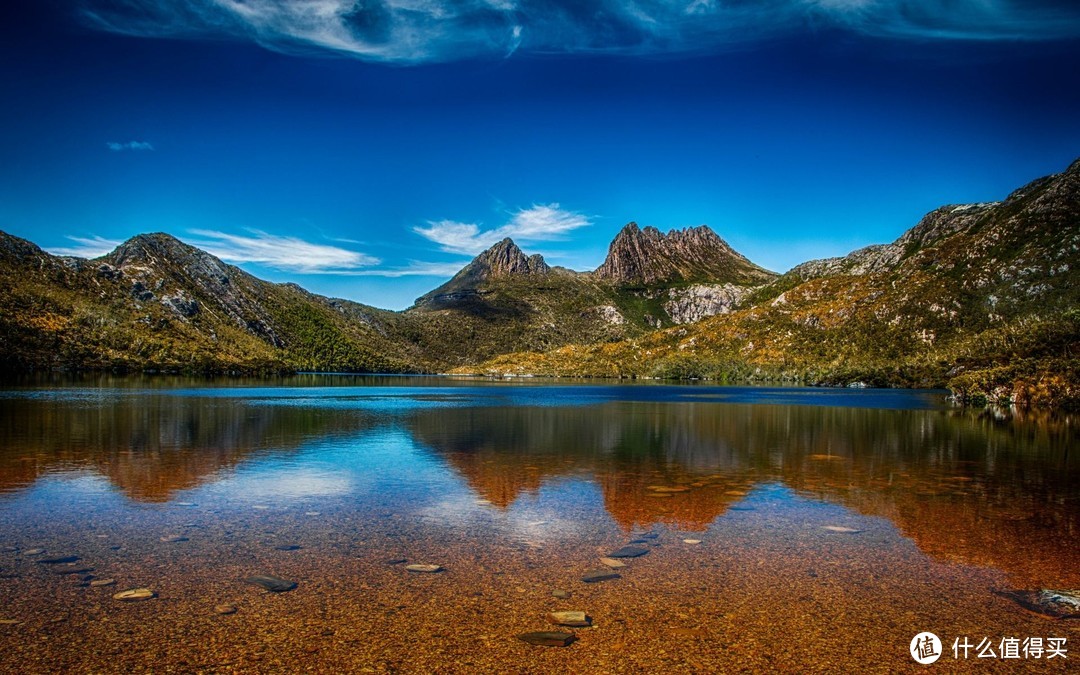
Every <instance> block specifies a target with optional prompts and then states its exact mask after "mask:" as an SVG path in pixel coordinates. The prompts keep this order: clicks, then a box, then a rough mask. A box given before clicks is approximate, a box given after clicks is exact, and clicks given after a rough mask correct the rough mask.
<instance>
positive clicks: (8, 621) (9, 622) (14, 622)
mask: <svg viewBox="0 0 1080 675" xmlns="http://www.w3.org/2000/svg"><path fill="white" fill-rule="evenodd" d="M20 623H22V621H19V620H18V619H0V626H18V625H19V624H20Z"/></svg>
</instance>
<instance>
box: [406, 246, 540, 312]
mask: <svg viewBox="0 0 1080 675" xmlns="http://www.w3.org/2000/svg"><path fill="white" fill-rule="evenodd" d="M549 273H551V267H550V266H548V264H547V263H546V262H544V257H543V256H542V255H539V254H535V255H531V256H526V255H525V253H524V252H522V250H521V249H520V248H519V247H518V245H517V244H515V243H514V240H513V239H510V238H509V237H507V238H506V239H503V240H502V241H500V242H499V243H497V244H495V245H494V246H492V247H491V248H489V249H488V250H486V251H484V252H483V253H481V254H480V255H478V256H476V257H475V258H473V260H472V262H470V263H469V264H468V265H466V266H465V267H463V268H462V269H461V271H460V272H458V273H457V274H455V275H454V276H453V278H451V279H450V281H447V282H446V283H445V284H443V285H442V286H439V287H438V288H436V289H435V290H433V291H431V292H430V293H427V294H425V295H423V296H421V297H419V298H417V299H416V304H417V305H426V304H429V303H431V302H437V303H441V302H447V301H450V302H455V301H459V300H462V299H465V298H471V297H473V296H475V295H477V293H478V292H479V291H481V290H482V289H484V288H485V287H486V285H487V284H488V282H491V281H497V280H508V279H519V278H529V277H542V276H546V275H548V274H549Z"/></svg>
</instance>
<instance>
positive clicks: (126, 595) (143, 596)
mask: <svg viewBox="0 0 1080 675" xmlns="http://www.w3.org/2000/svg"><path fill="white" fill-rule="evenodd" d="M156 597H157V593H155V592H153V591H152V590H150V589H149V588H129V589H128V590H126V591H120V592H119V593H117V594H116V595H114V596H113V600H123V601H124V602H138V601H139V600H149V599H151V598H156Z"/></svg>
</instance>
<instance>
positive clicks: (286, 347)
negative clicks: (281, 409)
mask: <svg viewBox="0 0 1080 675" xmlns="http://www.w3.org/2000/svg"><path fill="white" fill-rule="evenodd" d="M1078 251H1080V161H1078V162H1076V163H1074V164H1073V165H1072V166H1070V167H1069V168H1068V169H1067V170H1066V171H1064V172H1063V173H1060V174H1056V175H1052V176H1047V177H1045V178H1041V179H1039V180H1036V181H1033V182H1032V183H1030V184H1029V185H1026V186H1024V187H1022V188H1020V189H1019V190H1016V191H1015V192H1013V193H1012V194H1011V195H1009V196H1008V197H1007V198H1006V199H1004V200H1003V201H1001V202H994V203H988V204H966V205H951V206H945V207H942V208H939V209H936V210H934V211H932V212H930V213H929V214H927V215H926V216H925V217H924V218H923V219H922V220H921V221H920V222H919V223H917V224H916V225H915V226H914V227H912V228H911V229H910V230H908V231H907V232H905V233H904V234H903V235H902V236H900V237H899V238H898V239H897V240H896V241H894V242H892V243H890V244H883V245H876V246H870V247H867V248H864V249H860V250H858V251H854V252H852V253H851V254H849V255H847V256H844V257H840V258H830V259H825V260H814V261H809V262H806V263H803V264H801V265H798V266H797V267H795V268H793V269H792V270H790V271H788V272H787V273H785V274H783V275H780V276H777V275H775V274H773V273H772V272H769V271H767V270H764V269H762V268H760V267H758V266H757V265H754V264H753V263H752V262H750V261H749V260H747V259H746V258H745V257H743V256H742V255H740V254H738V253H737V252H736V251H734V250H733V249H731V247H730V246H728V245H727V243H726V242H724V240H723V239H722V238H720V237H719V236H718V235H717V234H716V233H715V232H713V231H712V230H710V229H709V228H707V227H704V226H702V227H697V228H689V229H685V230H672V231H670V232H668V233H666V234H664V233H661V232H660V231H659V230H656V229H655V228H651V227H646V228H644V229H642V228H639V227H638V226H637V225H636V224H634V223H630V224H628V225H627V226H626V227H624V228H623V229H622V231H620V232H619V233H618V235H617V236H616V237H615V239H614V240H613V241H612V243H611V246H610V248H609V252H608V255H607V258H606V259H605V261H604V263H603V264H602V265H601V266H600V267H599V268H598V269H596V270H595V271H592V272H575V271H573V270H569V269H565V268H561V267H552V266H550V265H548V264H547V263H546V262H545V261H544V259H543V257H542V256H539V255H532V256H529V255H526V254H525V253H524V252H523V251H522V250H521V249H520V248H519V247H518V246H517V245H516V244H515V243H514V242H513V241H511V240H509V239H506V240H503V241H501V242H499V243H498V244H496V245H494V246H492V247H491V248H490V249H488V250H487V251H484V252H483V253H481V254H480V255H478V256H477V257H476V258H475V259H474V260H473V261H472V262H470V263H469V264H468V265H467V266H465V267H464V268H463V269H462V270H461V271H460V272H458V274H456V275H455V276H454V277H453V278H451V279H450V280H448V281H447V282H446V283H444V284H443V285H441V286H439V287H438V288H436V289H434V290H432V291H431V292H429V293H427V294H425V295H423V296H421V297H420V298H418V299H417V301H416V303H415V305H414V306H413V307H411V308H409V309H408V310H406V311H404V312H392V311H388V310H381V309H376V308H374V307H369V306H366V305H362V304H359V303H355V302H352V301H348V300H341V299H333V298H326V297H323V296H319V295H314V294H311V293H308V292H307V291H305V290H304V289H302V288H300V287H299V286H296V285H294V284H273V283H269V282H266V281H262V280H260V279H257V278H255V277H254V276H252V275H250V274H248V273H246V272H244V271H243V270H240V269H238V268H236V267H233V266H231V265H227V264H225V263H223V262H222V261H221V260H218V259H217V258H215V257H214V256H212V255H210V254H209V253H206V252H205V251H201V250H199V249H197V248H195V247H192V246H189V245H187V244H184V243H183V242H180V241H179V240H177V239H175V238H173V237H171V236H169V235H167V234H148V235H139V236H136V237H133V238H132V239H130V240H128V241H127V242H124V243H123V244H122V245H121V246H119V247H118V248H117V249H116V250H114V251H113V252H111V253H109V254H108V255H106V256H103V257H101V258H97V259H94V260H83V259H78V258H70V257H59V256H54V255H50V254H49V253H46V252H45V251H42V250H41V249H40V248H38V247H37V246H36V245H34V244H32V243H31V242H28V241H25V240H23V239H19V238H17V237H13V236H10V235H7V234H4V233H0V303H3V307H4V308H5V309H4V312H3V313H0V369H3V370H7V371H12V370H33V369H85V368H103V369H114V370H148V371H184V372H201V373H215V372H277V371H294V370H315V371H351V372H446V371H454V372H458V373H484V374H498V375H505V374H511V373H512V374H526V373H528V374H538V375H559V376H586V375H588V376H608V377H661V378H691V377H694V378H709V379H718V380H726V381H745V380H770V381H791V382H803V383H819V384H828V385H857V386H862V385H871V386H917V387H942V386H948V387H950V388H952V389H953V390H954V391H956V392H957V393H958V394H959V395H960V397H961V398H963V399H965V400H970V401H976V402H978V401H981V400H983V399H987V400H997V399H1002V400H1004V399H1008V400H1013V401H1019V402H1031V403H1048V404H1051V405H1077V403H1078V401H1080V393H1078V392H1080V388H1078V382H1080V365H1078V359H1080V357H1078V355H1077V353H1076V347H1075V345H1077V344H1080V282H1078V279H1077V263H1078V261H1077V257H1078V255H1077V253H1078Z"/></svg>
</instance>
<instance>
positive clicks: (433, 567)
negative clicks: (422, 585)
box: [405, 565, 443, 574]
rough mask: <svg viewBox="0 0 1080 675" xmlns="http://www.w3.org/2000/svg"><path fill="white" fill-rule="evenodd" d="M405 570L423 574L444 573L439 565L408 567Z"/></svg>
mask: <svg viewBox="0 0 1080 675" xmlns="http://www.w3.org/2000/svg"><path fill="white" fill-rule="evenodd" d="M405 569H407V570H409V571H410V572H422V573H424V574H435V573H436V572H442V571H443V568H442V567H440V566H438V565H406V566H405Z"/></svg>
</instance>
